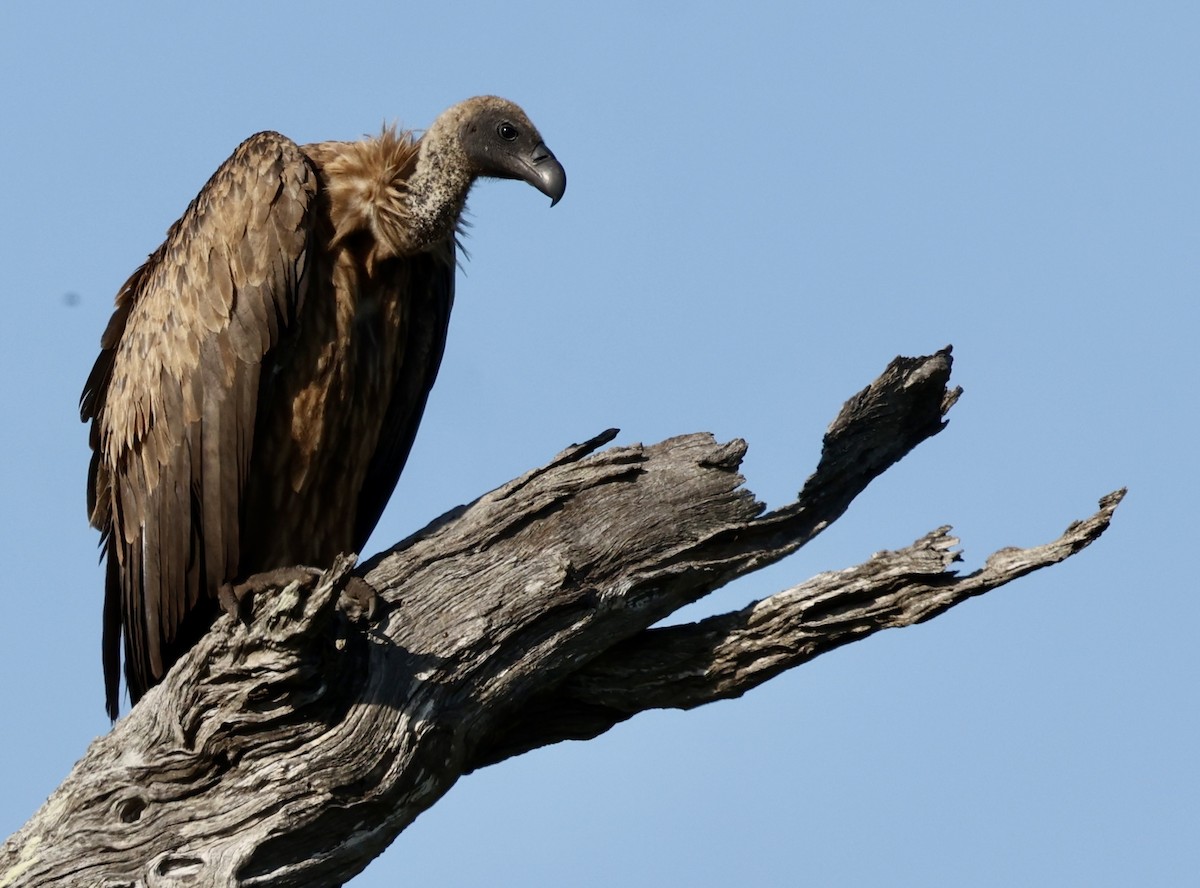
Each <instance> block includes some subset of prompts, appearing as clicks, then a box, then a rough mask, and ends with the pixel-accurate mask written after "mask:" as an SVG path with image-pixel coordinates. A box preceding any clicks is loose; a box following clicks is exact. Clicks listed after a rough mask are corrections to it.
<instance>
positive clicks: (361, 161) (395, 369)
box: [80, 96, 566, 719]
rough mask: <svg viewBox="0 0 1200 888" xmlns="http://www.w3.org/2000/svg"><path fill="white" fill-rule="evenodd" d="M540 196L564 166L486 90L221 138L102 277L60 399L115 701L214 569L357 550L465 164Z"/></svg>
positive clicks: (444, 297)
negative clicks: (398, 109) (417, 106)
mask: <svg viewBox="0 0 1200 888" xmlns="http://www.w3.org/2000/svg"><path fill="white" fill-rule="evenodd" d="M481 176H482V177H491V178H500V179H520V180H523V181H525V182H527V183H529V184H530V185H532V186H533V187H534V188H536V189H538V190H539V191H541V192H542V193H543V194H545V195H547V196H549V197H550V199H551V205H552V206H553V204H554V203H557V202H558V200H559V199H560V198H561V197H562V196H563V192H564V191H565V189H566V174H565V172H564V171H563V168H562V166H561V165H560V164H559V162H558V161H557V160H556V159H555V157H554V155H553V154H552V153H551V152H550V149H548V148H547V147H546V144H545V143H544V142H543V141H542V137H541V136H540V135H539V134H538V131H537V129H536V128H535V127H534V126H533V124H532V123H530V121H529V118H528V117H526V116H525V113H524V112H523V111H522V110H521V109H520V108H518V107H517V106H516V105H514V104H512V103H511V102H508V101H505V100H504V99H500V98H496V97H494V96H482V97H477V98H473V99H468V100H467V101H465V102H462V103H460V104H458V105H455V106H454V107H452V108H450V109H449V110H448V111H446V112H444V113H443V114H442V115H441V116H440V117H438V118H437V120H436V121H435V122H434V123H433V125H432V126H431V127H430V128H429V129H428V130H427V131H426V132H425V134H424V135H423V136H422V137H421V138H419V139H417V138H414V137H413V136H412V135H411V134H410V133H407V132H397V131H396V130H394V129H385V130H384V131H383V132H382V133H381V134H380V135H379V136H378V137H377V138H372V139H366V140H364V141H360V142H319V143H316V144H313V145H303V146H301V145H297V144H295V143H294V142H292V141H291V140H289V139H287V138H285V137H284V136H281V135H279V134H278V133H273V132H264V133H259V134H258V135H255V136H251V137H250V138H249V139H247V140H246V141H245V142H243V143H242V144H241V145H240V146H239V147H238V149H237V150H236V151H235V152H234V153H233V156H232V157H230V158H229V160H227V161H225V163H224V164H223V165H222V166H221V168H220V169H218V170H217V172H216V173H215V174H213V177H212V178H211V179H210V180H209V181H208V183H207V184H206V185H205V186H204V188H203V189H202V190H201V192H200V194H199V195H198V196H197V197H196V199H195V200H194V201H192V203H191V205H190V206H189V207H188V208H187V211H186V212H185V213H184V214H183V218H181V219H180V220H179V221H178V222H176V223H175V224H174V225H172V226H171V229H170V230H169V231H168V232H167V239H166V241H165V242H164V243H163V244H162V246H160V247H159V248H158V249H157V250H155V251H154V252H153V253H152V254H151V255H150V257H149V259H147V261H146V263H145V264H144V265H143V266H142V267H141V268H139V269H138V270H137V271H136V272H134V274H133V276H132V277H131V278H129V280H128V281H127V282H126V283H125V285H124V286H123V287H122V288H121V290H120V292H119V293H118V294H117V298H116V310H115V311H114V313H113V316H112V320H111V321H109V324H108V328H107V329H106V330H105V331H104V335H103V337H102V338H101V343H100V344H101V351H100V356H99V358H97V360H96V364H95V367H94V368H93V369H92V372H91V375H90V376H89V377H88V380H87V384H86V385H85V386H84V389H83V395H82V397H81V399H80V413H81V417H82V419H83V421H84V422H88V421H90V422H91V433H90V441H91V448H92V460H91V469H90V472H89V476H88V512H89V515H90V519H91V523H92V524H93V526H95V527H96V528H97V529H99V530H100V532H101V535H102V537H101V545H102V546H103V550H104V556H105V558H106V560H107V576H106V583H105V597H104V631H103V640H102V647H103V663H104V682H105V688H106V693H107V707H108V714H109V716H110V717H111V718H113V719H115V718H116V717H117V712H118V699H119V698H118V689H119V683H120V671H121V670H120V661H121V646H122V643H123V645H124V650H125V654H124V659H125V680H126V683H127V685H128V689H129V696H130V698H131V700H132V702H133V703H136V702H137V701H138V699H139V698H140V697H141V696H142V695H143V694H144V693H145V692H146V691H147V690H148V689H149V688H150V687H152V686H153V685H154V684H156V683H157V682H158V681H160V680H161V679H162V677H163V676H164V675H165V674H166V672H167V670H168V669H170V668H171V665H172V664H173V663H174V662H175V661H176V660H177V659H179V657H180V656H182V655H183V654H184V653H185V652H186V651H187V650H188V649H189V648H190V647H191V646H192V645H193V644H194V643H195V642H196V641H197V640H198V639H199V638H200V636H201V635H203V634H204V633H205V632H206V631H207V630H208V628H209V627H210V626H211V624H212V621H213V620H214V619H215V617H216V615H217V613H218V608H219V604H218V598H219V596H220V594H221V591H222V589H225V588H227V587H228V586H229V585H230V584H233V583H236V582H238V581H239V580H241V579H244V578H246V577H248V576H250V575H252V574H256V573H260V572H262V571H265V570H271V569H274V568H280V567H288V566H293V565H317V566H321V565H328V564H329V563H330V562H331V561H332V560H333V559H334V558H335V557H336V556H337V555H338V554H340V553H344V552H358V551H360V550H361V548H362V546H363V544H364V543H365V542H366V540H367V537H368V536H369V535H370V533H371V531H372V530H373V529H374V527H375V524H376V522H378V520H379V516H380V514H381V513H382V512H383V507H384V505H385V504H386V503H387V501H388V498H389V497H390V496H391V493H392V490H393V489H394V487H395V485H396V480H397V479H398V478H399V476H400V472H401V470H402V469H403V468H404V463H405V460H406V459H407V458H408V453H409V450H410V449H411V448H412V444H413V438H414V436H415V435H416V432H417V426H418V424H419V423H420V421H421V414H422V412H423V411H424V409H425V401H426V398H427V397H428V396H429V390H430V387H431V386H432V385H433V381H434V378H435V377H436V376H437V371H438V365H439V364H440V362H441V359H442V350H443V346H444V345H445V342H446V327H447V323H448V322H449V319H450V308H451V305H452V304H453V301H454V270H455V261H456V248H457V243H456V235H457V232H458V227H459V220H460V218H461V216H462V213H463V207H464V205H465V203H466V199H467V192H468V191H469V190H470V188H471V185H472V183H473V182H474V181H475V180H476V179H477V178H479V177H481Z"/></svg>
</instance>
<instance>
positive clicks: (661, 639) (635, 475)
mask: <svg viewBox="0 0 1200 888" xmlns="http://www.w3.org/2000/svg"><path fill="white" fill-rule="evenodd" d="M950 366H951V357H950V350H949V349H945V350H944V351H941V352H938V353H937V354H935V355H931V356H928V357H922V358H897V359H896V360H895V361H893V362H892V363H891V364H890V365H889V366H888V368H887V369H886V370H885V371H884V373H883V375H882V376H880V377H879V379H877V380H876V381H875V382H874V383H872V384H871V385H870V386H868V387H867V388H866V389H864V390H863V391H862V392H860V393H859V394H857V395H855V396H854V397H853V398H851V399H850V400H849V401H848V402H847V403H846V405H845V407H844V408H843V409H842V411H841V413H840V414H839V416H838V417H837V419H835V420H834V422H833V424H832V425H831V426H830V428H829V431H828V432H827V433H826V436H825V441H824V448H823V452H822V456H821V460H820V464H819V466H818V467H817V470H816V471H815V472H814V473H813V475H812V476H811V477H810V478H809V479H808V481H807V482H806V483H805V485H804V488H803V490H802V491H801V492H800V494H799V496H798V497H797V499H796V501H795V502H793V503H792V504H790V505H788V506H786V507H784V508H781V509H777V510H774V511H765V509H764V507H763V506H762V504H761V503H759V502H758V501H757V500H756V499H755V498H754V496H753V495H752V494H751V493H750V492H749V491H747V490H745V489H744V488H743V486H742V478H741V476H740V475H739V474H738V471H737V470H738V465H739V463H740V460H741V457H742V455H743V454H744V453H745V449H746V445H745V443H744V442H742V441H740V440H735V441H732V442H729V443H726V444H720V443H717V442H716V441H714V440H713V439H712V437H711V436H709V435H704V434H696V435H686V436H682V437H679V438H673V439H670V440H668V441H664V442H662V443H659V444H655V445H653V446H648V447H644V446H641V445H632V446H626V447H615V448H611V449H607V450H602V449H601V448H602V447H603V446H604V445H605V444H607V443H608V442H609V441H611V439H612V437H613V435H615V432H612V431H610V432H606V433H604V434H602V435H599V436H597V437H596V438H593V439H592V440H590V441H588V442H586V443H584V444H581V445H575V446H573V447H571V448H568V449H567V450H566V451H564V452H563V453H561V454H560V455H559V456H558V457H556V458H555V459H554V460H552V461H551V462H550V463H549V464H548V465H546V466H543V467H542V468H539V469H535V470H533V471H531V472H529V473H527V474H525V475H523V476H522V477H520V478H518V479H516V480H514V481H512V482H510V483H508V484H506V485H504V486H503V487H501V488H499V489H497V490H495V491H492V492H491V493H488V494H486V495H484V496H482V497H480V498H479V499H478V500H476V501H475V502H473V503H471V504H470V505H467V506H464V507H460V508H458V509H455V510H453V512H451V513H448V514H447V515H444V516H442V518H440V519H438V520H437V521H435V522H434V523H433V524H431V525H430V526H429V527H427V528H425V529H424V530H423V531H421V532H419V533H418V534H415V535H414V536H412V537H410V538H409V539H406V540H404V541H402V542H401V543H399V544H398V545H397V546H395V547H394V548H393V549H392V550H390V551H389V552H387V553H384V554H383V555H381V556H378V557H376V558H374V559H372V560H371V561H370V562H369V563H367V564H364V565H361V566H360V567H358V568H357V569H353V563H352V561H351V560H350V559H344V560H342V561H340V562H339V563H337V564H335V565H332V566H330V567H329V568H328V569H327V570H324V571H316V570H312V571H295V570H293V571H280V572H275V573H273V574H271V575H267V576H265V577H263V578H261V579H259V580H257V581H256V582H255V584H254V585H255V586H256V587H258V588H259V591H258V592H256V593H255V594H254V595H253V596H252V600H251V601H250V603H249V606H248V607H247V608H246V614H245V617H244V619H241V620H237V619H234V618H232V617H229V616H225V617H222V618H221V619H220V620H219V621H218V623H217V625H216V626H215V627H214V629H213V631H212V632H210V633H209V634H208V636H206V637H205V638H204V639H203V641H202V642H201V643H200V644H199V645H198V646H197V647H196V648H195V649H194V650H193V651H192V652H191V653H190V654H189V655H188V656H187V657H186V658H185V659H184V660H182V661H181V662H180V663H179V664H178V665H177V666H176V667H175V668H174V669H173V670H172V671H171V673H170V674H169V675H168V677H167V679H166V681H165V682H164V683H163V684H162V685H160V686H159V687H158V688H155V689H154V690H152V691H151V692H150V693H149V694H148V695H147V696H146V697H145V698H144V700H143V701H142V702H141V703H139V705H138V706H136V707H135V708H134V709H133V711H132V712H131V713H130V714H129V715H128V716H127V717H125V718H124V719H122V720H121V721H120V722H119V723H118V724H117V725H116V727H115V728H114V729H113V731H112V732H111V733H109V734H108V735H107V736H104V737H101V738H99V739H97V740H96V741H95V742H94V743H93V744H92V745H91V747H90V748H89V749H88V751H87V753H86V755H85V756H84V758H83V759H82V760H81V761H80V762H79V763H78V764H77V765H76V766H75V768H74V770H73V771H72V772H71V774H70V775H69V776H68V777H67V779H66V780H65V781H64V783H63V784H62V786H60V787H59V788H58V789H57V790H56V791H55V792H54V794H53V795H52V796H51V797H50V799H49V800H48V801H47V802H46V804H45V805H44V806H43V807H42V809H41V810H40V811H39V812H38V813H37V814H36V815H35V816H34V817H33V819H31V820H30V821H29V823H27V824H26V825H25V826H24V827H23V828H22V829H21V830H20V831H19V832H17V833H16V834H15V835H14V836H12V837H11V838H10V839H9V840H8V841H7V842H6V843H5V845H4V848H3V851H2V852H0V888H6V886H18V885H20V886H32V885H49V884H55V885H75V884H78V885H105V886H118V885H121V886H125V885H130V886H132V885H146V886H167V885H170V886H190V885H270V886H290V885H297V886H299V885H304V886H313V885H339V884H342V883H343V882H344V881H346V880H347V879H349V878H350V877H351V876H353V875H354V874H355V873H357V872H359V871H360V870H362V869H363V868H364V867H365V866H366V865H367V863H369V862H370V860H371V859H373V858H374V857H375V856H376V855H378V854H379V853H380V852H381V851H382V850H383V849H384V848H385V847H386V846H387V845H388V844H389V843H390V842H391V841H392V840H393V839H394V838H395V837H396V836H397V835H398V834H399V833H400V832H401V831H402V830H403V829H404V828H405V827H406V826H407V825H408V824H409V823H411V822H412V821H413V819H414V818H415V817H416V816H417V815H418V814H420V813H421V812H422V811H424V810H425V809H426V808H428V807H429V806H431V805H432V804H434V803H435V802H436V801H437V800H438V799H439V798H440V797H441V796H442V795H443V794H444V793H445V792H446V791H447V790H448V789H449V788H450V787H451V786H452V785H453V783H454V781H455V780H456V779H457V778H458V777H459V776H460V775H462V774H464V773H466V772H468V771H470V770H472V769H474V768H479V767H483V766H485V765H489V764H493V763H495V762H499V761H502V760H503V759H505V758H508V757H510V756H513V755H518V754H520V753H522V752H526V751H528V750H531V749H535V748H537V747H540V746H544V745H546V744H549V743H555V742H558V741H560V740H564V739H586V738H590V737H594V736H596V735H597V734H599V733H602V732H603V731H606V730H607V729H608V728H610V727H612V726H613V725H615V724H617V723H618V722H620V721H623V720H624V719H626V718H629V717H630V716H632V715H634V714H636V713H638V712H641V711H643V710H646V709H650V708H655V707H678V708H691V707H694V706H699V705H702V704H704V703H708V702H710V701H712V700H718V699H726V698H730V697H736V696H739V695H741V694H743V693H745V692H746V691H747V690H749V689H750V688H752V687H755V686H756V685H758V684H760V683H762V682H764V681H766V680H768V679H769V678H771V677H772V676H774V675H777V674H779V673H780V672H782V671H783V670H785V669H789V668H791V667H793V666H796V665H799V664H801V663H804V662H806V661H807V660H810V659H812V658H813V657H815V656H817V655H819V654H821V653H823V652H825V651H828V650H831V649H833V648H835V647H838V646H840V645H843V644H846V643H848V642H851V641H855V640H858V639H861V638H864V637H866V636H867V635H870V634H871V633H873V632H876V631H878V630H879V629H885V628H888V627H894V626H907V625H911V624H913V623H918V622H921V621H923V620H927V619H930V618H932V617H934V616H936V615H937V614H939V613H942V612H943V611H945V610H947V609H948V608H950V607H953V606H954V605H955V604H957V603H959V602H961V601H963V600H965V599H967V598H970V597H972V596H975V595H980V594H982V593H984V592H987V591H988V590H990V589H994V588H996V587H998V586H1001V585H1003V584H1004V583H1007V582H1008V581H1010V580H1013V579H1016V578H1017V577H1020V576H1023V575H1024V574H1027V573H1029V572H1031V571H1033V570H1037V569H1038V568H1040V567H1044V566H1046V565H1049V564H1054V563H1056V562H1059V561H1062V560H1063V559H1064V558H1067V557H1069V556H1070V555H1072V554H1074V553H1076V552H1078V551H1079V550H1080V549H1082V548H1084V547H1085V546H1087V545H1088V544H1089V543H1091V542H1092V541H1093V540H1095V539H1096V538H1097V537H1098V536H1099V535H1100V534H1101V533H1102V532H1103V531H1104V529H1105V528H1106V527H1107V526H1108V523H1109V521H1110V519H1111V516H1112V513H1113V510H1114V509H1115V508H1116V506H1117V504H1118V503H1119V502H1120V499H1121V497H1122V496H1123V493H1124V491H1117V492H1114V493H1112V494H1109V495H1108V496H1106V497H1104V499H1102V500H1101V503H1100V510H1099V511H1098V512H1097V513H1096V514H1095V515H1093V516H1091V517H1090V518H1088V519H1086V520H1083V521H1079V522H1076V523H1074V524H1072V525H1071V526H1070V527H1068V528H1067V530H1066V532H1065V533H1064V534H1063V536H1062V537H1060V538H1059V539H1057V540H1055V541H1053V542H1051V543H1049V544H1047V545H1044V546H1039V547H1035V548H1031V549H1005V550H1002V551H1000V552H997V553H995V554H994V555H993V556H992V557H991V558H990V559H988V561H987V563H986V565H985V566H984V567H983V568H982V569H981V570H978V571H976V572H974V573H971V574H968V575H965V576H960V575H958V574H957V573H956V572H955V571H954V570H953V564H954V562H955V561H957V560H958V555H957V554H956V553H955V551H954V546H955V545H957V540H955V539H954V538H953V537H952V536H951V535H950V533H949V529H948V528H945V527H943V528H939V529H937V530H935V531H932V532H931V533H929V534H927V535H926V536H925V537H923V538H921V539H919V540H917V541H916V542H915V543H913V544H912V545H911V546H909V547H907V548H905V549H901V550H899V551H895V552H881V553H879V554H877V555H875V556H874V557H873V558H871V559H870V560H869V561H868V562H866V563H865V564H862V565H859V566H858V567H853V568H850V569H848V570H844V571H840V572H835V573H827V574H822V575H820V576H818V577H815V578H813V579H811V580H809V581H808V582H805V583H802V584H801V585H799V586H796V587H794V588H791V589H788V590H785V591H782V592H779V593H778V594H775V595H772V596H770V597H768V598H766V599H764V600H762V601H758V602H755V603H754V604H751V605H750V606H748V607H746V608H744V609H743V610H740V611H737V612H735V613H727V614H721V615H718V616H713V617H710V618H708V619H706V620H702V621H700V622H698V623H692V624H688V625H678V626H671V627H667V628H652V627H654V626H655V624H657V623H659V622H660V621H661V620H663V618H665V617H667V616H669V615H671V614H672V613H674V612H675V611H677V610H678V609H679V608H681V607H683V606H684V605H686V604H689V603H691V602H693V601H696V600H697V599H699V598H701V597H703V596H704V595H706V594H708V593H709V592H711V591H712V590H714V589H716V588H718V587H720V586H722V585H723V584H725V583H727V582H729V581H730V580H732V579H735V578H736V577H738V576H741V575H744V574H746V573H749V572H751V571H753V570H756V569H758V568H760V567H762V566H764V565H766V564H770V563H772V562H775V561H778V560H779V559H781V558H783V557H785V556H786V555H788V554H790V553H792V552H794V551H795V550H796V549H798V548H799V547H800V546H802V545H804V544H805V543H806V542H807V541H808V540H810V539H812V538H813V537H814V536H815V535H817V534H818V533H820V532H821V530H823V529H824V528H825V527H827V526H828V525H829V524H830V523H831V522H832V521H834V520H835V519H836V518H837V517H838V516H839V515H841V514H842V512H843V511H845V509H846V508H847V506H848V505H849V504H850V502H851V501H852V500H853V499H854V497H855V496H857V494H858V493H859V492H860V491H861V490H863V488H865V487H866V485H867V484H868V483H870V481H871V480H872V479H873V478H875V477H876V476H878V475H879V474H880V473H882V472H883V471H884V470H886V469H887V468H888V466H890V465H891V464H892V463H894V462H895V461H896V460H898V459H900V458H901V457H903V456H904V455H905V454H906V453H908V452H909V451H910V450H911V449H912V448H913V447H915V446H916V445H918V444H919V443H921V442H922V441H923V440H925V439H926V438H928V437H930V436H932V435H935V434H937V433H938V432H939V431H941V429H942V428H943V427H944V424H945V423H944V416H945V414H946V412H947V411H948V410H949V409H950V408H951V407H952V406H953V404H954V403H955V401H956V400H957V398H958V396H959V394H960V390H958V389H956V388H955V389H952V388H949V387H948V381H949V376H950ZM356 577H359V578H362V579H365V580H366V582H367V583H369V584H370V586H371V587H373V588H374V589H376V590H377V591H378V592H379V595H380V599H381V608H380V611H379V612H378V613H376V614H375V615H374V618H373V619H368V618H367V617H366V616H365V615H364V614H363V613H362V612H361V608H359V607H358V606H357V603H356V602H358V601H361V597H356V596H353V595H347V594H344V593H345V591H346V589H347V586H349V587H350V589H351V591H353V590H354V589H361V584H359V583H358V582H357V580H355V579H354V578H356Z"/></svg>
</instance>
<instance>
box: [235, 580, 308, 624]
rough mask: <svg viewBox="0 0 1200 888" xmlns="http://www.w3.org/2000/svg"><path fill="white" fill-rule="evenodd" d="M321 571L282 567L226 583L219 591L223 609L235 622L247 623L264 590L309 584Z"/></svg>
mask: <svg viewBox="0 0 1200 888" xmlns="http://www.w3.org/2000/svg"><path fill="white" fill-rule="evenodd" d="M316 576H320V571H314V570H313V569H312V568H308V567H280V568H276V569H275V570H268V571H266V572H264V573H260V574H255V575H254V576H252V577H250V578H249V579H248V580H246V581H244V582H241V583H237V584H234V583H224V584H222V586H221V588H220V589H219V590H218V591H217V600H218V601H220V602H221V609H222V610H224V611H225V613H227V614H229V615H230V616H231V617H233V618H234V619H235V620H238V621H239V622H242V623H245V622H247V621H248V620H249V618H250V614H251V613H252V612H253V610H254V596H255V594H256V593H258V592H261V591H263V590H264V589H280V588H282V587H284V586H286V585H287V584H288V583H307V582H309V581H311V580H312V579H313V577H316Z"/></svg>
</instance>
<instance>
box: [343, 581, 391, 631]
mask: <svg viewBox="0 0 1200 888" xmlns="http://www.w3.org/2000/svg"><path fill="white" fill-rule="evenodd" d="M341 602H342V607H343V610H345V612H346V615H347V616H348V617H349V618H350V622H352V623H358V622H363V621H365V622H367V623H374V622H375V621H376V620H377V619H378V618H379V617H381V616H382V615H383V609H384V606H385V602H384V600H383V597H382V596H381V595H380V594H379V590H378V589H376V588H375V587H374V586H372V585H371V584H370V583H368V582H367V581H366V580H364V579H363V578H362V577H356V576H352V577H350V578H349V579H348V580H346V585H345V588H343V589H342V599H341Z"/></svg>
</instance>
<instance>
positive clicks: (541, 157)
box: [525, 142, 567, 206]
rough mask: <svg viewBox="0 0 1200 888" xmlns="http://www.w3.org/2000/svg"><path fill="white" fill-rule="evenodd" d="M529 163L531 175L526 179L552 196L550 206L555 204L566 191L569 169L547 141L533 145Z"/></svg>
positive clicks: (543, 192) (549, 196)
mask: <svg viewBox="0 0 1200 888" xmlns="http://www.w3.org/2000/svg"><path fill="white" fill-rule="evenodd" d="M529 163H530V166H529V176H528V177H527V178H526V179H525V181H526V182H528V183H529V184H530V185H532V186H533V187H534V188H536V189H537V190H538V191H540V192H542V194H544V195H546V197H548V198H550V206H554V205H555V204H556V203H558V202H559V201H560V200H562V196H563V194H564V193H566V190H567V171H566V170H564V169H563V166H562V164H561V163H559V162H558V158H556V157H555V156H554V152H553V151H551V150H550V149H549V148H547V147H546V143H545V142H538V143H537V145H535V146H534V147H533V153H532V154H531V155H530V156H529Z"/></svg>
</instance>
